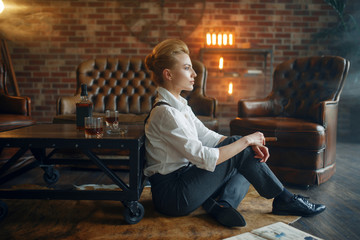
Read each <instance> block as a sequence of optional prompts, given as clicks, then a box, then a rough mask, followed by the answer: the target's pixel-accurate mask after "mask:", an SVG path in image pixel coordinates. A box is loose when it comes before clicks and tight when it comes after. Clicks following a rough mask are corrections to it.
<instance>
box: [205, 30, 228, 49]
mask: <svg viewBox="0 0 360 240" xmlns="http://www.w3.org/2000/svg"><path fill="white" fill-rule="evenodd" d="M233 45H234V34H233V32H231V31H228V30H226V31H218V30H209V31H207V32H206V34H205V46H206V47H233Z"/></svg>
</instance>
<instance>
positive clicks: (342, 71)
mask: <svg viewBox="0 0 360 240" xmlns="http://www.w3.org/2000/svg"><path fill="white" fill-rule="evenodd" d="M349 67H350V63H349V61H348V60H346V59H344V58H341V57H336V56H321V57H320V56H314V57H303V58H298V59H292V60H288V61H285V62H283V63H281V64H280V65H278V66H277V67H276V69H275V71H274V76H273V88H272V91H271V93H270V94H269V95H268V96H267V97H266V98H264V99H255V100H240V101H239V102H238V117H237V118H236V119H234V120H232V121H231V122H230V132H231V134H232V135H247V134H250V133H253V132H255V131H261V132H263V133H264V135H265V136H275V137H277V139H278V140H277V141H276V142H268V143H267V146H268V148H269V151H270V158H269V160H268V164H269V166H270V168H271V169H272V170H273V171H274V173H275V174H276V175H277V177H278V178H279V179H280V180H281V181H283V182H285V183H290V184H296V185H316V184H321V183H323V182H325V181H327V180H328V179H329V178H330V177H331V176H332V175H333V174H334V173H335V167H336V161H335V160H336V131H337V114H338V102H339V98H340V94H341V91H342V89H343V86H344V81H345V79H346V76H347V73H348V70H349Z"/></svg>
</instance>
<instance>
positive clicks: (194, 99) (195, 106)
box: [188, 95, 217, 118]
mask: <svg viewBox="0 0 360 240" xmlns="http://www.w3.org/2000/svg"><path fill="white" fill-rule="evenodd" d="M188 103H189V106H190V107H191V109H192V110H193V112H194V113H195V115H200V116H208V117H213V118H215V117H216V110H217V100H216V99H215V98H211V97H207V96H204V95H192V96H191V98H189V99H188Z"/></svg>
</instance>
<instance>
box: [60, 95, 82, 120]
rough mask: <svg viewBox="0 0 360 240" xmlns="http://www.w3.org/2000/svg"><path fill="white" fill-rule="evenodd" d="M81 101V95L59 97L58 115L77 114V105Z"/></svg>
mask: <svg viewBox="0 0 360 240" xmlns="http://www.w3.org/2000/svg"><path fill="white" fill-rule="evenodd" d="M79 101H80V95H75V96H66V97H59V98H58V99H57V101H56V115H63V114H74V113H76V103H77V102H79Z"/></svg>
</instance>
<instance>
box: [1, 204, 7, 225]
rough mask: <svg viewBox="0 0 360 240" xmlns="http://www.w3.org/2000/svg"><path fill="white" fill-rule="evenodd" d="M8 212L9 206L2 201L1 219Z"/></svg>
mask: <svg viewBox="0 0 360 240" xmlns="http://www.w3.org/2000/svg"><path fill="white" fill-rule="evenodd" d="M7 213H8V206H7V205H6V203H4V202H3V201H0V221H1V220H3V219H4V218H5V217H6V215H7Z"/></svg>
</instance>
